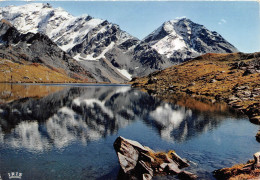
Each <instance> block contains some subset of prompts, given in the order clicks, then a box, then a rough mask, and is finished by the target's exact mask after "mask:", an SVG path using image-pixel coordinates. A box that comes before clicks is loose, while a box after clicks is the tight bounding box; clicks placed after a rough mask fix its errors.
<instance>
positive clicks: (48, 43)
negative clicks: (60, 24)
mask: <svg viewBox="0 0 260 180" xmlns="http://www.w3.org/2000/svg"><path fill="white" fill-rule="evenodd" d="M0 41H1V43H0V58H2V59H8V60H11V61H13V62H16V63H19V64H32V63H39V64H41V65H44V66H47V67H48V68H50V69H52V70H54V71H57V72H62V73H65V74H66V75H68V76H69V77H71V78H74V79H79V80H85V81H94V78H93V76H92V75H91V74H90V73H89V72H88V71H87V70H86V69H84V68H83V67H82V66H81V65H80V64H79V63H78V62H77V61H76V60H74V59H73V58H72V57H71V56H70V55H69V54H68V53H66V52H64V51H63V50H62V49H60V48H59V47H58V46H57V44H55V43H54V42H53V41H52V40H51V39H50V38H49V37H48V36H46V35H44V34H40V33H36V34H34V33H30V32H29V33H26V34H22V33H20V32H19V31H18V30H17V29H16V28H15V27H14V26H12V25H11V24H10V23H9V22H8V21H6V20H1V21H0Z"/></svg>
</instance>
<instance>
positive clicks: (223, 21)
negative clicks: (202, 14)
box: [218, 19, 227, 25]
mask: <svg viewBox="0 0 260 180" xmlns="http://www.w3.org/2000/svg"><path fill="white" fill-rule="evenodd" d="M226 23H227V20H225V19H221V20H220V21H219V22H218V24H219V25H222V24H226Z"/></svg>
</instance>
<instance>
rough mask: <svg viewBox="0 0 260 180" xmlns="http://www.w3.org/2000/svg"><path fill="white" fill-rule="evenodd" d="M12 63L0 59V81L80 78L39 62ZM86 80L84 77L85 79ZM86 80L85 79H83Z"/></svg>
mask: <svg viewBox="0 0 260 180" xmlns="http://www.w3.org/2000/svg"><path fill="white" fill-rule="evenodd" d="M22 63H23V64H18V63H14V62H12V61H10V60H6V59H0V82H24V83H34V82H36V83H43V82H45V83H75V82H83V81H82V80H78V79H73V78H71V77H69V76H68V75H66V73H65V71H64V70H63V69H57V68H55V69H50V68H48V67H46V66H43V65H41V64H39V63H32V64H29V63H26V62H22ZM85 80H86V79H85ZM84 82H86V81H84Z"/></svg>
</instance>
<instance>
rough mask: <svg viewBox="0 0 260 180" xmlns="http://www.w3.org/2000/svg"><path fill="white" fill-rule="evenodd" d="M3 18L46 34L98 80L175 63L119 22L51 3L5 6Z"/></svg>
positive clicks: (115, 79) (23, 28)
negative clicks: (71, 10) (122, 26)
mask: <svg viewBox="0 0 260 180" xmlns="http://www.w3.org/2000/svg"><path fill="white" fill-rule="evenodd" d="M0 19H6V20H8V21H9V22H11V23H12V24H13V25H14V26H15V27H16V28H17V29H18V30H19V31H21V32H22V33H28V32H33V33H35V32H41V33H44V34H46V35H47V36H48V37H49V38H50V39H52V40H53V41H54V42H55V43H57V45H58V46H59V47H60V48H62V49H63V50H64V51H66V52H67V53H69V54H70V55H71V56H72V57H73V58H74V59H76V60H78V61H79V63H80V64H81V65H82V66H84V68H85V69H87V70H88V71H90V72H91V73H92V74H93V76H94V77H95V78H96V79H97V80H98V81H109V82H123V81H127V80H129V79H131V77H133V76H143V75H148V74H149V73H151V72H153V71H155V70H159V69H164V68H166V67H168V66H169V65H171V63H170V62H169V61H168V59H167V58H165V57H164V56H162V55H160V54H159V53H158V52H157V51H156V50H154V49H153V48H151V47H150V46H149V45H148V44H147V43H144V42H142V41H140V40H138V39H137V38H135V37H133V36H131V35H129V34H128V33H126V32H124V31H122V30H121V29H120V28H119V26H118V25H115V24H112V23H109V22H108V21H105V20H101V19H95V18H92V17H91V16H89V15H84V16H81V17H74V16H72V15H70V14H69V13H67V12H66V11H65V10H63V9H61V8H52V7H51V6H50V5H49V4H42V3H33V4H27V5H23V6H8V7H3V8H0Z"/></svg>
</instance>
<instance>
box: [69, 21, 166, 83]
mask: <svg viewBox="0 0 260 180" xmlns="http://www.w3.org/2000/svg"><path fill="white" fill-rule="evenodd" d="M102 29H103V30H102ZM104 52H105V53H104ZM69 53H70V54H71V55H72V56H73V57H77V55H79V54H80V56H81V59H79V60H82V61H81V62H80V63H81V64H82V65H83V66H90V67H91V66H92V65H91V64H94V63H95V68H96V69H95V68H89V71H91V72H93V74H94V76H95V77H96V79H98V80H99V81H103V80H104V78H102V77H101V76H107V75H105V71H106V72H108V74H109V76H111V79H112V78H113V79H115V80H116V81H118V82H122V81H128V80H129V79H128V78H126V77H124V76H122V74H120V73H119V72H118V71H117V69H120V70H122V69H124V70H126V71H127V72H128V73H129V74H131V75H132V77H135V76H144V75H148V74H149V73H151V72H153V71H156V70H160V69H164V68H166V67H168V66H170V65H171V63H170V62H169V60H168V59H167V58H166V57H164V56H162V55H160V54H159V53H158V52H157V51H156V50H155V49H153V48H152V47H151V46H149V45H148V44H147V43H144V42H142V41H140V40H138V39H137V38H134V37H133V36H131V35H129V34H128V33H126V32H124V31H122V30H121V29H120V28H119V26H118V25H115V24H111V23H109V22H107V21H104V22H103V23H101V24H100V25H98V26H97V27H95V28H94V29H92V30H91V31H89V33H88V34H87V35H86V36H85V38H84V41H82V42H81V43H80V44H77V45H75V46H74V47H73V48H72V49H71V50H70V51H69ZM90 55H91V56H92V57H90ZM83 57H85V59H84V58H83ZM87 57H88V58H89V57H90V58H93V60H94V61H95V62H94V61H88V60H87ZM102 58H103V59H106V61H105V63H103V64H101V63H99V62H98V61H100V60H101V59H102ZM98 71H100V72H101V73H98ZM109 81H111V80H109Z"/></svg>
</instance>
